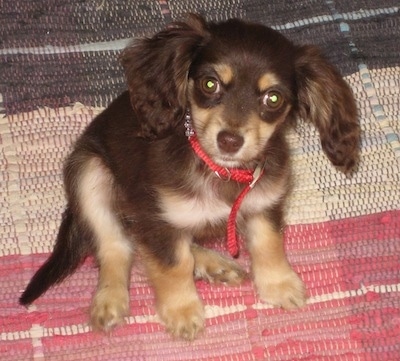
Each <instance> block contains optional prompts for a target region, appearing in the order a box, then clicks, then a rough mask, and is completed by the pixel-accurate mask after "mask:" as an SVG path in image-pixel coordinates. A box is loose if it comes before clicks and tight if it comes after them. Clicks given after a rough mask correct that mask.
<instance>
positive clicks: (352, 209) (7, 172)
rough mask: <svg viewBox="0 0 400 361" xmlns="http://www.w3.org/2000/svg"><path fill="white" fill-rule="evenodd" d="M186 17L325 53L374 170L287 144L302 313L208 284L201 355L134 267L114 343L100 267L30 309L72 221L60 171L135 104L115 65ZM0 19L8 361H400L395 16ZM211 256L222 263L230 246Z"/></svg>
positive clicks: (300, 143) (18, 0)
mask: <svg viewBox="0 0 400 361" xmlns="http://www.w3.org/2000/svg"><path fill="white" fill-rule="evenodd" d="M188 11H195V12H200V13H202V14H204V15H206V16H207V17H208V18H209V19H214V20H223V19H227V18H229V17H240V18H243V19H248V20H254V21H258V22H261V23H264V24H267V25H269V26H272V27H274V28H275V29H278V30H280V31H282V32H283V33H285V34H286V35H287V36H288V37H290V38H292V39H293V40H294V41H296V42H298V43H314V44H318V45H320V46H321V47H322V48H323V50H324V51H325V52H326V54H327V56H328V57H329V58H330V59H331V60H332V61H333V62H334V63H335V64H336V65H337V66H338V67H339V68H340V69H341V71H342V74H343V76H344V77H345V79H346V80H347V81H348V83H349V84H350V86H351V87H352V89H353V91H354V93H355V96H356V98H357V102H358V107H359V114H360V122H361V127H362V130H363V136H362V158H361V164H360V167H359V170H358V172H357V173H356V174H354V176H353V177H352V178H346V177H345V176H343V175H342V174H341V173H339V172H337V171H335V169H333V167H332V166H331V165H330V164H329V162H328V160H327V159H326V157H325V156H324V155H323V154H322V151H321V148H320V145H319V139H318V136H317V134H316V131H315V129H314V128H313V127H312V126H309V125H305V124H299V126H298V127H297V128H296V129H294V130H293V131H292V132H291V133H290V134H289V142H290V146H291V151H292V154H293V167H294V176H295V177H294V178H295V179H294V180H295V185H294V190H293V192H292V195H291V199H290V201H289V203H288V209H287V218H286V219H287V223H288V226H287V227H286V230H285V242H286V249H287V254H288V257H289V260H290V261H291V263H292V264H293V266H294V268H295V269H296V271H297V272H299V273H300V275H301V277H302V279H303V280H304V282H305V283H306V286H307V289H308V294H309V300H308V303H307V305H306V307H304V308H303V309H300V310H297V311H293V312H286V311H282V310H280V309H274V308H272V307H270V306H268V305H266V304H263V303H261V302H259V300H258V298H257V295H256V294H255V292H254V288H253V285H252V284H251V282H250V281H247V282H245V283H244V284H243V285H241V286H240V287H232V288H227V287H223V286H214V285H213V286H211V285H209V284H207V283H205V282H202V281H200V282H198V283H197V287H198V290H199V293H200V295H201V297H202V299H203V300H204V304H205V308H206V330H205V332H204V333H203V334H201V335H200V337H199V338H198V339H197V340H195V341H193V342H185V341H180V340H173V339H172V338H171V337H170V336H169V335H168V334H166V333H165V331H164V329H163V327H162V326H160V325H159V323H158V319H157V316H156V315H155V308H154V295H153V291H152V290H151V288H150V287H149V285H148V283H147V281H146V278H145V276H144V272H143V270H142V265H141V264H140V261H139V260H138V261H137V262H135V265H134V268H133V271H132V280H131V289H130V293H131V302H130V309H131V315H130V317H129V318H128V319H127V323H126V325H124V326H122V327H120V328H117V329H116V330H115V331H113V333H112V334H110V335H104V334H102V333H96V332H92V331H91V330H90V328H89V327H88V325H87V320H88V306H89V303H90V299H91V296H92V294H93V292H94V290H95V287H96V279H97V269H96V267H95V264H94V262H93V260H92V259H90V258H89V259H88V260H87V261H86V262H85V263H84V264H83V265H82V267H81V268H80V269H79V270H78V271H77V272H76V273H75V274H74V275H73V276H71V277H70V278H68V279H67V280H66V281H65V282H63V283H62V284H60V285H59V286H57V287H55V288H53V289H51V290H50V291H49V292H47V293H46V294H45V295H44V296H43V297H42V298H40V299H39V300H37V301H36V302H35V304H34V305H32V306H31V307H30V308H29V309H25V308H23V307H21V306H19V305H18V297H19V295H20V292H21V291H22V290H23V288H24V287H25V286H26V284H27V282H28V280H29V279H30V277H31V276H32V275H33V273H34V272H35V271H36V270H37V268H38V267H39V266H40V265H41V264H42V263H43V262H44V261H45V259H46V258H47V257H48V255H49V253H50V252H51V249H52V245H53V242H54V239H55V235H56V233H57V229H58V226H59V222H60V218H61V213H62V211H63V209H64V207H65V198H64V193H63V188H62V180H61V167H62V162H63V159H64V158H65V156H66V155H67V154H68V152H69V151H70V149H71V145H72V143H73V141H74V140H75V139H76V138H77V137H78V135H79V134H80V133H81V132H82V131H83V129H84V128H85V126H86V125H87V124H88V123H89V122H90V121H91V120H92V119H93V117H94V116H96V115H97V114H99V112H101V111H102V109H104V107H106V106H107V104H109V102H110V101H111V100H112V99H113V98H115V97H116V96H117V95H118V94H119V93H120V92H121V91H122V90H124V89H125V84H124V79H123V76H122V70H121V68H120V66H119V65H118V63H117V61H116V58H117V56H118V53H119V52H120V51H121V49H122V48H123V47H124V46H125V45H126V44H127V42H128V41H129V38H130V37H135V36H143V35H146V34H152V33H153V32H155V31H157V30H159V29H161V28H162V27H163V26H165V25H166V24H167V23H168V22H169V21H171V20H172V19H176V18H179V17H180V16H182V15H183V14H184V13H185V12H188ZM0 14H1V27H0V189H1V198H0V235H1V242H0V289H1V292H0V360H18V361H20V360H57V361H59V360H88V361H89V360H118V361H121V360H157V361H159V360H215V361H217V360H218V361H222V360H274V361H275V360H346V361H347V360H349V361H350V360H351V361H353V360H374V361H375V360H379V361H384V360H386V361H397V360H400V142H399V137H400V55H399V54H400V45H399V39H400V14H399V3H398V1H397V0H396V1H395V0H384V1H379V2H377V1H372V0H361V1H353V2H349V1H346V0H336V1H335V0H334V1H332V0H325V1H323V0H321V1H320V0H306V1H301V2H299V1H284V2H283V1H278V0H275V1H268V2H267V1H259V0H250V1H244V0H243V1H239V0H236V1H235V0H232V1H219V0H207V1H196V2H194V1H182V0H181V1H161V0H160V1H131V2H127V1H123V0H113V1H107V0H98V1H94V0H93V1H81V0H68V1H63V2H59V1H53V0H40V1H31V2H28V1H24V0H15V1H11V0H5V1H3V2H1V3H0ZM210 247H214V248H217V249H219V250H221V251H222V252H226V250H225V248H224V240H216V242H215V243H210ZM242 249H243V252H242V254H241V256H240V258H239V262H240V263H241V264H242V265H243V266H244V267H246V268H247V269H248V268H249V256H248V253H247V252H246V251H245V248H244V245H242Z"/></svg>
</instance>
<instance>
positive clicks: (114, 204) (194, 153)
mask: <svg viewBox="0 0 400 361" xmlns="http://www.w3.org/2000/svg"><path fill="white" fill-rule="evenodd" d="M121 61H122V64H123V66H124V69H125V72H126V77H127V81H128V86H129V91H127V92H125V93H123V94H122V95H121V96H120V97H119V98H117V99H116V100H115V101H114V102H113V103H112V104H111V105H110V106H109V107H108V108H107V109H106V110H105V111H104V112H103V113H102V114H100V115H99V116H98V117H97V118H96V119H94V120H93V122H92V123H91V124H90V125H89V126H88V128H87V129H86V131H85V132H84V133H83V135H82V136H81V137H80V138H79V139H78V141H77V142H76V144H75V147H74V149H73V151H72V153H71V155H70V156H69V157H68V158H67V160H66V163H65V167H64V182H65V190H66V196H67V200H68V205H67V208H66V211H65V213H64V215H63V219H62V223H61V226H60V230H59V233H58V237H57V240H56V244H55V247H54V251H53V253H52V255H51V256H50V258H49V259H48V260H47V262H46V263H45V264H44V265H43V266H42V267H41V268H40V269H39V270H38V271H37V273H36V274H35V275H34V277H33V278H32V280H31V281H30V283H29V285H28V286H27V288H26V290H25V291H24V293H23V294H22V296H21V298H20V303H21V304H23V305H27V304H30V303H31V302H33V301H34V300H35V299H36V298H37V297H39V296H40V295H41V294H43V293H44V292H45V291H46V290H47V289H48V288H49V287H50V286H52V285H53V284H55V283H58V282H60V281H62V280H63V279H64V278H65V277H66V276H68V275H69V274H71V273H72V272H73V271H75V270H76V268H77V267H78V266H79V264H80V263H81V262H82V260H83V259H84V258H85V257H86V256H88V255H94V256H95V257H96V259H97V262H98V266H99V280H98V285H97V291H96V293H95V295H94V297H93V301H92V304H91V311H90V314H91V324H92V325H93V327H94V328H97V329H102V330H105V331H107V330H110V329H111V328H113V327H114V326H116V325H118V324H120V323H121V322H123V319H124V317H125V316H127V315H128V310H129V291H128V289H129V282H130V271H131V266H132V254H133V253H134V252H137V253H138V254H139V255H140V257H141V260H142V262H143V263H144V266H145V269H146V272H147V276H148V279H149V281H150V282H151V284H152V286H153V287H154V290H155V297H156V307H157V311H158V314H159V317H160V318H161V320H162V322H163V323H164V324H165V326H166V328H167V330H168V331H169V332H170V333H171V334H173V335H175V336H177V337H181V338H184V339H189V340H191V339H193V338H194V337H195V336H196V335H197V334H198V332H199V331H200V330H202V329H203V326H204V309H203V304H202V302H201V300H200V298H199V295H198V293H197V292H196V287H195V282H194V279H195V278H204V279H206V280H208V281H210V282H221V283H226V284H230V285H236V284H239V283H240V282H241V281H242V280H243V279H244V278H245V276H246V273H245V272H244V271H243V270H242V269H241V268H240V267H239V266H238V265H237V264H236V263H235V262H234V261H233V260H231V258H229V257H227V256H222V255H220V254H218V253H216V252H214V251H212V250H207V249H205V248H203V247H202V246H201V241H202V240H204V239H207V238H216V237H220V236H222V235H224V234H225V232H226V230H227V229H228V242H229V249H230V251H231V253H232V254H233V255H235V254H236V253H237V251H238V250H237V243H236V239H235V237H236V234H240V235H242V236H243V237H244V238H245V239H246V240H247V247H248V250H249V253H250V256H251V264H252V266H251V268H252V276H253V280H254V284H255V286H256V288H257V291H258V294H259V297H260V298H261V299H262V300H263V301H265V302H268V303H270V304H272V305H275V306H279V307H283V308H285V309H291V308H296V307H300V306H302V305H304V303H305V299H306V292H305V287H304V285H303V282H302V281H301V279H300V278H299V276H298V275H297V274H296V273H295V272H294V271H293V270H292V268H291V266H290V265H289V263H288V261H287V258H286V256H285V252H284V245H283V241H282V234H281V229H282V226H283V202H284V200H285V197H286V195H287V192H288V188H289V184H290V166H289V152H288V146H287V144H286V142H285V131H286V130H287V128H288V126H290V125H292V124H294V123H295V121H296V119H297V118H301V119H304V120H308V121H310V122H312V123H313V124H314V125H315V126H316V128H317V129H318V130H319V134H320V138H321V144H322V149H323V150H324V152H325V153H326V155H327V156H328V158H329V159H330V161H331V162H332V164H333V165H334V166H336V167H338V168H339V169H340V170H342V171H343V172H345V173H348V172H350V171H351V170H352V169H353V167H354V166H355V164H356V162H357V158H358V149H359V134H360V130H359V125H358V122H357V112H356V106H355V101H354V98H353V95H352V93H351V91H350V89H349V87H348V86H347V85H346V83H345V82H344V81H343V80H342V78H341V76H340V74H339V73H338V71H337V70H336V69H335V68H334V67H333V66H332V65H331V64H330V63H329V62H328V61H327V60H326V59H325V58H324V57H323V56H322V55H321V53H320V51H319V50H317V49H316V48H315V47H313V46H296V45H294V44H292V43H291V42H290V41H289V40H287V39H286V38H285V37H284V36H282V35H281V34H279V33H278V32H276V31H274V30H272V29H270V28H268V27H265V26H262V25H257V24H251V23H246V22H243V21H240V20H228V21H226V22H221V23H211V22H209V23H207V22H206V21H205V20H204V19H203V18H201V17H200V16H197V15H190V16H189V18H188V20H187V22H177V23H173V24H171V25H170V26H169V27H167V28H166V29H165V30H164V31H161V32H159V33H158V34H156V35H155V36H153V37H152V38H147V39H142V40H135V41H134V42H133V43H132V45H131V46H129V47H128V48H127V49H126V50H124V52H123V53H122V55H121Z"/></svg>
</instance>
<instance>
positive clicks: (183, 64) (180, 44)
mask: <svg viewBox="0 0 400 361" xmlns="http://www.w3.org/2000/svg"><path fill="white" fill-rule="evenodd" d="M208 37H209V33H208V31H207V25H206V22H205V20H204V19H203V18H202V17H200V16H198V15H194V14H192V15H190V16H189V18H188V20H187V21H186V22H176V23H172V24H171V25H169V26H168V27H167V28H166V29H165V30H163V31H161V32H159V33H157V34H156V35H154V36H153V37H152V38H145V39H140V40H134V41H133V43H132V44H131V45H130V46H129V47H127V48H126V49H125V50H124V51H123V52H122V54H121V63H122V65H123V67H124V69H125V74H126V78H127V81H128V87H129V92H130V99H131V103H132V107H133V109H134V110H135V112H136V113H137V114H138V119H139V121H140V122H141V124H140V125H141V129H140V130H139V132H138V134H137V135H138V136H141V137H145V138H149V139H156V138H161V137H163V136H165V135H167V134H168V133H169V132H170V131H171V130H173V129H174V128H175V127H177V126H178V125H179V124H182V119H183V116H184V113H185V109H186V102H187V98H186V93H187V81H188V79H187V78H188V72H189V67H190V65H191V63H192V61H193V59H194V57H195V56H196V53H197V51H198V49H199V48H200V47H201V46H202V45H204V44H205V43H206V42H207V39H208Z"/></svg>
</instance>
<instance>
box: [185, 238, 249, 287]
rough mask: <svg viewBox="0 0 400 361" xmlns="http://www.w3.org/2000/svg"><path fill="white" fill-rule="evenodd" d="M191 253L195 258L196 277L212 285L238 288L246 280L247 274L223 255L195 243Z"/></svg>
mask: <svg viewBox="0 0 400 361" xmlns="http://www.w3.org/2000/svg"><path fill="white" fill-rule="evenodd" d="M191 251H192V254H193V257H194V276H195V278H196V279H204V280H206V281H208V282H210V283H222V284H226V285H229V286H237V285H239V284H241V283H242V282H243V281H244V280H245V279H246V278H247V273H246V271H245V270H244V269H242V268H241V267H240V266H239V265H238V264H237V263H236V262H235V261H233V260H232V259H230V258H228V257H225V256H223V255H222V254H220V253H218V252H216V251H213V250H211V249H207V248H204V247H201V246H199V245H198V244H195V243H193V244H192V246H191Z"/></svg>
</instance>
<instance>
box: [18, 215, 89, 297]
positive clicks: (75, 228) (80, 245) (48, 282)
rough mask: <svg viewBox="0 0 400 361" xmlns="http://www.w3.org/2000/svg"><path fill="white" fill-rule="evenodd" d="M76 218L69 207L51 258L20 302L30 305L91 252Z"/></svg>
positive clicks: (23, 294) (34, 278)
mask: <svg viewBox="0 0 400 361" xmlns="http://www.w3.org/2000/svg"><path fill="white" fill-rule="evenodd" d="M80 228H81V227H79V225H78V224H77V222H76V221H75V220H74V217H73V214H72V212H71V210H70V209H69V208H67V210H66V211H65V213H64V214H63V219H62V222H61V226H60V229H59V232H58V235H57V239H56V244H55V246H54V250H53V253H52V254H51V256H50V258H49V259H48V260H47V261H46V262H45V263H44V264H43V265H42V266H41V267H40V268H39V270H38V271H37V272H36V274H35V275H34V276H33V278H32V279H31V281H30V282H29V284H28V286H27V287H26V289H25V291H24V292H23V293H22V295H21V297H20V299H19V303H20V304H21V305H29V304H31V303H32V302H33V301H35V300H36V299H37V298H38V297H39V296H41V295H42V294H43V293H45V292H46V291H47V290H48V289H49V288H50V287H51V286H53V285H55V284H57V283H60V282H61V281H62V280H64V279H65V278H66V277H67V276H69V275H70V274H71V273H73V272H74V271H75V270H76V269H77V268H78V266H79V265H80V264H81V262H82V261H83V260H84V259H85V258H86V256H87V255H88V253H89V248H90V247H89V245H90V242H87V239H82V238H85V237H86V236H87V235H86V234H84V233H85V232H80V231H81V230H80Z"/></svg>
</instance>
